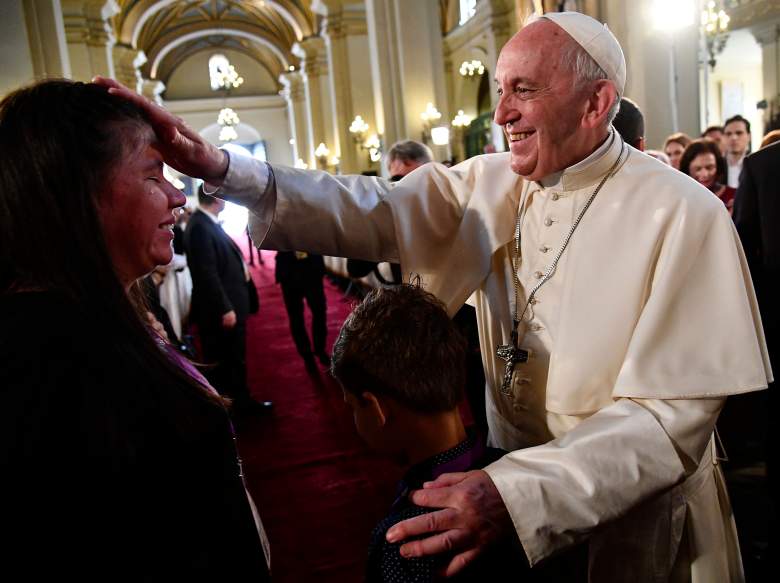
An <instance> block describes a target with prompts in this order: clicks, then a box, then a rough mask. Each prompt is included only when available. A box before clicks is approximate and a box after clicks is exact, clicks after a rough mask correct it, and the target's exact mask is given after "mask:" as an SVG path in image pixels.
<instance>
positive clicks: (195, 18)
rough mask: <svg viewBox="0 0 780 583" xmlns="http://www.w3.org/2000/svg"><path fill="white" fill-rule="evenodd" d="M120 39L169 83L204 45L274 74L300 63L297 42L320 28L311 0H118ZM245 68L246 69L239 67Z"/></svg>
mask: <svg viewBox="0 0 780 583" xmlns="http://www.w3.org/2000/svg"><path fill="white" fill-rule="evenodd" d="M118 4H119V6H120V12H119V14H117V15H116V17H115V18H114V30H115V34H116V37H117V41H118V42H119V43H121V44H125V45H127V46H132V47H133V48H136V49H139V50H142V51H143V52H144V53H145V54H146V57H147V62H146V64H145V65H144V67H143V70H142V72H143V74H144V77H146V78H149V79H159V80H161V81H163V82H166V80H167V79H169V78H170V76H171V74H172V73H173V71H175V69H176V67H177V66H179V65H180V64H181V63H183V62H184V61H185V60H187V58H188V57H190V56H191V55H193V54H195V53H198V52H200V51H203V50H207V49H213V50H214V51H215V52H216V51H218V50H219V49H220V48H222V47H225V48H230V49H234V50H238V51H241V52H243V53H244V54H246V55H248V56H250V57H252V58H253V59H255V60H256V61H257V62H258V63H259V64H260V65H261V66H262V67H263V68H265V69H266V70H267V71H268V72H269V73H270V74H271V76H272V77H273V78H274V79H278V77H279V74H280V73H281V72H282V71H284V70H287V68H288V67H289V66H290V65H294V66H297V65H298V59H297V57H295V56H294V55H293V54H292V51H291V49H292V45H293V44H294V43H296V42H298V41H300V40H303V39H304V38H306V37H308V36H312V35H314V34H316V33H317V19H316V17H315V15H314V14H313V13H312V11H311V9H310V8H309V7H308V4H310V3H309V2H306V1H305V0H118ZM239 73H240V71H239Z"/></svg>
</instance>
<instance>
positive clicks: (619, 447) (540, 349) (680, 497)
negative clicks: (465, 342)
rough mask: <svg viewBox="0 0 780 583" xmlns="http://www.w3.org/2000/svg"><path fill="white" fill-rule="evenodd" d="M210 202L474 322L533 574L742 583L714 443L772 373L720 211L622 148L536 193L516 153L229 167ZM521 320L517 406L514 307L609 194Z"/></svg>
mask: <svg viewBox="0 0 780 583" xmlns="http://www.w3.org/2000/svg"><path fill="white" fill-rule="evenodd" d="M230 157H231V161H230V166H229V169H228V173H227V177H226V180H225V182H224V184H223V187H222V189H221V193H219V194H220V196H225V197H226V198H228V199H231V200H234V201H236V202H239V203H240V204H243V205H245V206H247V207H248V208H249V209H250V211H251V213H252V218H251V224H250V228H251V232H252V237H253V239H254V241H255V242H256V243H257V244H261V243H262V247H263V248H269V249H285V250H306V251H310V252H316V253H321V254H326V255H334V256H340V257H351V258H360V259H368V260H374V261H377V260H386V261H399V262H400V263H401V265H402V267H403V269H404V272H405V273H407V274H409V273H415V274H419V275H421V276H422V278H423V281H424V283H425V286H426V288H427V289H428V290H429V291H431V292H433V293H435V294H436V295H437V296H438V297H439V298H441V300H442V301H444V303H445V304H446V305H447V307H448V309H449V311H450V313H451V314H452V313H454V312H455V311H457V310H458V308H459V307H460V306H461V305H462V304H463V303H464V302H465V301H466V300H467V299H468V298H469V297H471V298H472V300H471V301H472V302H473V303H474V305H475V307H476V312H477V318H478V323H479V333H480V343H481V346H482V358H483V363H484V367H485V372H486V377H487V379H488V381H487V387H486V391H487V399H486V400H487V418H488V421H489V424H490V439H491V441H492V443H493V444H494V445H496V446H498V447H502V448H505V449H507V450H509V451H511V452H512V453H510V454H509V455H507V456H505V457H504V458H503V459H501V460H499V461H498V462H496V463H494V464H492V465H491V466H488V467H487V468H486V471H487V473H488V474H489V475H490V477H491V478H492V480H493V482H494V483H495V485H496V486H497V488H498V490H499V492H500V494H501V496H502V498H503V500H504V502H505V504H506V506H507V508H508V509H509V512H510V515H511V517H512V520H513V522H514V526H515V529H516V531H517V536H518V537H519V539H520V541H521V542H522V545H523V547H524V549H525V552H526V554H527V556H528V559H529V560H530V562H531V563H532V564H536V563H538V562H539V561H541V560H543V559H545V558H547V557H550V556H552V555H554V554H555V553H556V552H557V551H560V550H562V549H565V548H566V547H568V546H570V545H572V544H574V543H577V542H581V541H583V540H585V539H588V540H589V556H590V567H589V568H590V573H589V577H590V580H591V581H598V582H604V581H628V580H631V581H632V583H637V582H640V581H668V580H672V581H689V580H693V581H701V582H712V581H739V580H742V579H744V576H743V574H742V566H741V561H740V556H739V550H738V546H737V541H736V534H735V530H734V524H733V519H732V515H731V510H730V507H729V503H728V498H727V495H726V492H725V489H724V484H723V480H722V476H721V473H720V471H719V468H718V467H717V463H718V459H717V457H716V455H717V454H716V451H715V447H714V445H713V443H714V440H713V437H712V436H713V429H714V426H715V421H716V418H717V415H718V413H719V411H720V409H721V407H722V405H723V402H724V399H725V397H726V396H727V395H733V394H737V393H743V392H747V391H753V390H756V389H760V388H763V387H765V386H766V385H767V383H768V381H769V380H770V377H771V371H770V367H769V361H768V358H767V354H766V350H765V344H764V339H763V333H762V330H761V321H760V317H759V314H758V309H757V305H756V301H755V297H754V293H753V289H752V284H751V282H750V275H749V273H748V269H747V266H746V263H745V260H744V257H743V254H742V249H741V247H740V244H739V241H738V238H737V235H736V231H735V230H734V227H733V225H732V222H731V219H730V217H729V215H728V212H727V211H726V208H725V207H724V206H723V203H721V202H720V201H719V200H718V199H717V198H716V197H715V196H714V195H713V194H712V193H710V192H709V191H708V190H707V189H706V188H704V187H702V186H700V185H698V184H697V183H696V182H695V181H693V180H692V179H691V178H689V177H688V176H685V175H683V174H682V173H680V172H678V171H676V170H673V169H671V168H670V167H668V166H665V165H663V164H661V163H660V162H658V161H656V160H654V159H653V158H651V157H649V156H646V155H644V154H642V153H640V152H639V151H637V150H634V149H633V148H630V147H629V146H625V145H624V144H623V141H622V140H621V138H620V137H619V136H617V134H616V133H614V132H612V131H611V132H610V135H609V137H608V138H607V140H606V141H605V142H604V143H603V144H602V145H601V147H600V148H598V149H597V150H596V151H595V152H594V153H593V154H591V155H590V156H589V157H588V158H587V159H585V160H583V161H581V162H580V163H578V164H576V165H575V166H572V167H570V168H568V169H566V170H565V171H564V172H562V173H559V174H556V175H553V176H549V177H546V178H545V179H544V180H543V181H542V182H541V183H536V182H526V181H524V180H523V179H522V178H521V177H520V176H518V175H516V174H514V173H512V172H511V170H510V167H509V154H492V155H485V156H478V157H476V158H473V159H471V160H467V161H466V162H463V163H461V164H459V165H457V166H455V167H454V168H451V169H448V168H446V167H444V166H442V165H439V164H427V165H425V166H422V167H421V168H419V169H417V170H415V171H414V172H412V173H411V174H409V175H408V176H407V177H405V178H404V179H403V180H401V181H400V182H397V183H390V182H388V181H386V180H382V179H379V178H374V177H364V176H331V175H329V174H327V173H325V172H318V171H303V170H297V169H291V168H286V167H281V166H273V167H270V166H268V165H266V164H265V163H263V162H259V161H257V160H252V159H249V158H244V157H240V156H239V155H235V154H232V153H231V154H230ZM619 158H620V160H619V162H618V165H617V167H615V171H614V173H613V174H612V175H611V177H610V178H609V179H608V180H607V182H606V183H605V185H604V187H603V189H602V190H601V191H600V192H599V193H598V195H597V196H596V198H595V199H594V201H593V203H592V205H591V207H590V208H589V209H588V210H587V212H586V214H585V215H584V218H583V219H582V222H581V223H580V225H579V227H578V228H577V229H576V231H575V232H574V235H573V237H572V239H571V242H570V244H569V246H568V248H567V249H566V250H565V252H564V253H563V256H562V258H561V259H560V262H559V263H558V266H557V269H556V270H555V272H554V273H553V275H552V278H551V279H550V280H549V281H548V282H547V283H545V284H544V285H543V286H542V287H541V289H540V290H539V292H538V294H537V295H536V298H535V300H534V301H533V303H532V305H530V306H529V311H528V312H527V313H526V316H525V318H524V320H523V323H522V324H521V330H520V332H521V341H520V344H521V346H522V347H524V348H526V349H529V350H530V351H531V358H530V360H529V361H528V362H527V363H525V364H518V365H517V366H516V369H515V374H514V380H513V383H512V386H511V395H505V394H502V393H501V391H500V390H499V389H500V386H501V382H502V379H503V376H504V365H505V363H504V361H502V360H500V359H498V358H497V357H496V355H495V349H496V346H497V345H500V344H507V343H509V342H510V332H511V328H512V314H513V310H514V303H515V298H514V295H515V292H514V289H513V275H512V269H513V267H512V253H513V247H514V229H515V222H516V217H517V216H518V213H519V215H520V220H521V225H522V228H521V233H522V236H521V247H520V248H521V261H520V263H519V269H518V276H519V282H520V289H519V301H520V302H521V303H520V307H521V309H522V306H524V305H525V301H526V294H527V293H529V290H530V289H532V288H533V286H534V285H535V284H536V282H537V281H538V280H539V279H540V278H541V277H542V276H543V274H544V272H545V271H546V269H547V268H548V267H549V266H550V262H551V261H552V258H553V256H554V255H555V254H556V253H557V251H558V249H559V248H560V246H561V243H562V242H563V240H564V237H565V236H566V233H567V232H568V230H569V229H570V228H571V226H572V223H573V221H574V220H575V218H576V217H577V215H578V214H579V212H580V210H581V209H582V207H583V205H584V204H585V203H586V201H587V200H588V198H589V197H590V195H591V194H592V193H593V191H594V189H595V188H596V186H597V185H598V183H599V182H600V181H601V179H602V178H603V177H604V176H605V174H607V173H608V172H609V170H610V169H611V168H613V165H614V164H615V163H616V161H617V160H618V159H619Z"/></svg>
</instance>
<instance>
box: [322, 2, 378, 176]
mask: <svg viewBox="0 0 780 583" xmlns="http://www.w3.org/2000/svg"><path fill="white" fill-rule="evenodd" d="M312 10H313V11H314V12H316V13H318V14H320V15H322V16H324V20H323V30H322V37H323V38H324V39H325V45H326V47H327V55H328V65H329V66H328V69H329V71H330V75H329V80H330V96H331V106H332V111H333V115H331V116H329V118H330V119H332V120H333V142H334V143H333V147H332V148H331V151H335V152H338V154H337V155H338V156H339V157H340V159H341V164H340V166H341V169H342V170H343V171H344V172H347V173H350V172H353V173H354V172H360V171H361V170H365V169H366V168H368V167H369V162H368V160H366V159H364V156H365V155H366V154H365V153H364V152H363V151H362V150H359V149H358V147H357V145H356V144H355V143H354V142H353V139H352V135H351V134H350V133H349V125H350V124H351V123H352V120H353V119H354V117H355V115H360V116H362V117H363V118H364V120H365V121H366V122H367V123H368V124H369V125H370V126H371V128H372V132H373V131H374V128H376V124H375V121H374V100H373V96H372V94H371V92H370V91H353V90H352V88H353V87H366V88H367V87H370V86H371V70H370V63H369V62H368V59H367V58H366V56H367V55H368V53H369V46H368V37H367V29H366V9H365V5H364V2H363V1H362V0H361V1H356V0H314V2H312Z"/></svg>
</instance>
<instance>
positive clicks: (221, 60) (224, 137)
mask: <svg viewBox="0 0 780 583" xmlns="http://www.w3.org/2000/svg"><path fill="white" fill-rule="evenodd" d="M209 79H210V81H211V89H212V90H214V91H221V92H222V93H223V103H224V102H226V101H227V96H228V95H230V91H231V90H233V89H235V88H236V87H239V86H240V85H241V84H242V83H243V82H244V78H243V77H241V75H239V74H238V71H236V68H235V67H234V66H233V65H231V64H230V61H228V59H227V57H226V56H225V55H220V54H216V55H212V56H211V58H210V59H209ZM225 105H227V104H226V103H225ZM240 121H241V120H240V119H238V114H236V112H235V111H233V110H232V109H230V108H229V107H223V108H222V109H221V110H220V112H219V115H218V116H217V123H218V124H219V125H220V130H219V141H220V142H232V141H234V140H237V139H238V132H237V131H236V126H237V125H238V124H239V122H240Z"/></svg>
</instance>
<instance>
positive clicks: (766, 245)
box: [734, 144, 780, 332]
mask: <svg viewBox="0 0 780 583" xmlns="http://www.w3.org/2000/svg"><path fill="white" fill-rule="evenodd" d="M779 184H780V144H773V145H771V146H769V147H766V148H763V149H761V150H759V151H758V152H756V153H755V154H751V155H750V156H748V157H747V158H745V162H744V164H743V166H742V175H741V178H740V182H739V189H738V190H737V195H736V199H735V202H734V223H735V224H736V226H737V231H738V232H739V237H740V239H741V240H742V245H743V247H744V249H745V255H746V256H747V260H748V265H749V266H750V273H751V275H752V276H753V283H754V285H755V287H756V295H757V296H758V302H759V306H760V308H761V316H762V319H763V323H764V326H765V328H766V329H767V332H769V330H770V329H771V330H775V329H777V328H778V326H779V325H780V318H778V316H780V310H778V308H777V307H776V306H775V305H774V303H775V301H776V299H777V295H776V293H777V291H779V290H778V286H777V284H776V283H775V281H776V280H777V278H778V276H779V275H780V232H779V231H778V228H777V226H778V224H780V196H778V185H779Z"/></svg>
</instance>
